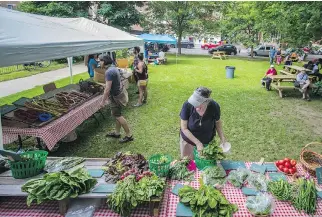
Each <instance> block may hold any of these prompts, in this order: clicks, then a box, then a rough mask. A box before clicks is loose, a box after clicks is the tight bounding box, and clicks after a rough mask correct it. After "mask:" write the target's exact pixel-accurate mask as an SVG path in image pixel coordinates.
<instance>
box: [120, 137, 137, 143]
mask: <svg viewBox="0 0 322 217" xmlns="http://www.w3.org/2000/svg"><path fill="white" fill-rule="evenodd" d="M133 140H134V138H133V136H125V137H124V138H122V139H120V143H126V142H131V141H133Z"/></svg>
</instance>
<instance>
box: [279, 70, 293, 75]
mask: <svg viewBox="0 0 322 217" xmlns="http://www.w3.org/2000/svg"><path fill="white" fill-rule="evenodd" d="M280 73H281V74H283V75H294V74H292V73H290V72H288V71H285V70H280Z"/></svg>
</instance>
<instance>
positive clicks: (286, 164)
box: [284, 162, 292, 169]
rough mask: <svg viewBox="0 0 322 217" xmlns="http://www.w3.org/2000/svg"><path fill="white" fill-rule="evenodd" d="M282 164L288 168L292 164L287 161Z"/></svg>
mask: <svg viewBox="0 0 322 217" xmlns="http://www.w3.org/2000/svg"><path fill="white" fill-rule="evenodd" d="M284 166H285V167H287V168H289V169H290V168H291V167H292V165H291V164H290V163H289V162H285V164H284Z"/></svg>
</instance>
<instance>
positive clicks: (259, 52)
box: [247, 45, 275, 56]
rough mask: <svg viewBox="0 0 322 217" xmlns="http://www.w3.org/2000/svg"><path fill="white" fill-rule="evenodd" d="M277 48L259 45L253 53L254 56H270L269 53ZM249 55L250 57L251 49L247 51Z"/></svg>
mask: <svg viewBox="0 0 322 217" xmlns="http://www.w3.org/2000/svg"><path fill="white" fill-rule="evenodd" d="M273 47H275V46H274V45H259V46H257V47H255V48H254V50H253V53H254V56H269V51H270V50H271V49H272V48H273ZM247 53H248V55H249V56H250V55H251V49H250V48H248V49H247Z"/></svg>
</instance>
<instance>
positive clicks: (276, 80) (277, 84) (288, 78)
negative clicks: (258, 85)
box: [271, 74, 298, 98]
mask: <svg viewBox="0 0 322 217" xmlns="http://www.w3.org/2000/svg"><path fill="white" fill-rule="evenodd" d="M271 78H272V83H271V87H273V88H274V89H276V90H277V91H278V93H279V96H280V97H281V98H283V90H286V89H288V90H296V89H298V88H296V87H294V85H293V83H294V81H295V80H296V75H292V74H291V75H273V76H271ZM281 82H290V83H292V86H283V85H281Z"/></svg>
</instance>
